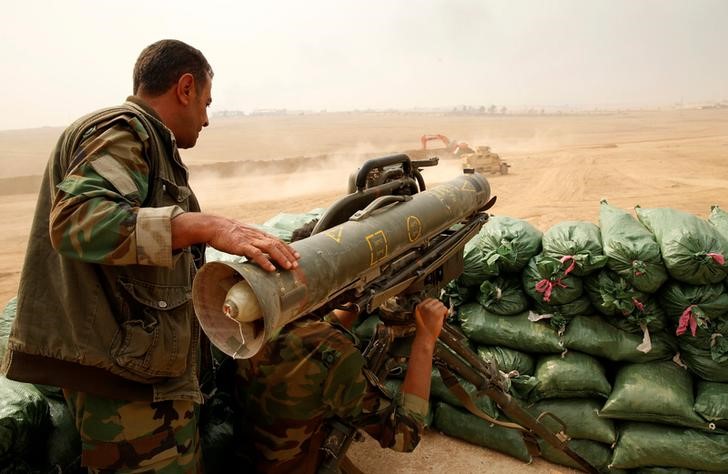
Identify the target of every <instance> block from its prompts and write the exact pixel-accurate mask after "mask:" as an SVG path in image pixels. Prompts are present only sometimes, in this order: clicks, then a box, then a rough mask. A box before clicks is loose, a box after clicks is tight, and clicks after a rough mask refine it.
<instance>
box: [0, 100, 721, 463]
mask: <svg viewBox="0 0 728 474" xmlns="http://www.w3.org/2000/svg"><path fill="white" fill-rule="evenodd" d="M61 131H62V129H61V128H43V129H29V130H12V131H0V179H2V182H5V183H8V182H10V181H12V179H13V178H19V177H27V176H38V175H41V174H42V173H43V169H44V167H45V164H46V161H47V158H48V156H49V153H50V151H51V149H52V147H53V145H54V143H55V141H56V139H57V137H58V135H59V134H60V133H61ZM437 133H439V134H444V135H446V136H448V137H450V138H451V139H454V140H458V141H465V142H467V143H468V144H470V145H471V146H479V145H488V146H490V147H491V149H492V151H493V152H495V153H498V154H499V155H500V156H501V158H502V159H504V160H505V161H507V162H508V163H509V164H510V165H511V168H510V170H509V174H507V175H503V176H500V175H498V176H487V178H488V180H489V182H490V185H491V193H492V195H495V196H497V202H496V205H495V206H494V207H493V208H492V209H491V213H492V214H494V215H504V216H510V217H514V218H520V219H525V220H527V221H529V222H530V223H532V224H533V225H535V226H536V227H538V228H539V229H541V230H542V231H545V230H547V229H548V228H549V227H550V226H552V225H554V224H556V223H558V222H561V221H565V220H586V221H590V222H594V223H598V221H599V202H600V200H601V199H607V200H608V201H609V203H610V204H613V205H615V206H618V207H621V208H623V209H627V210H632V209H633V208H634V207H635V206H636V205H640V206H642V207H672V208H675V209H680V210H683V211H686V212H690V213H693V214H696V215H698V216H701V217H707V215H708V213H709V212H710V207H711V206H712V205H719V206H721V207H723V208H725V209H728V194H727V192H726V190H728V165H727V164H726V158H727V157H728V109H676V110H654V111H623V112H618V113H617V112H614V113H600V114H578V115H577V114H574V115H566V114H565V115H533V116H530V115H522V116H514V115H513V116H512V115H496V116H458V115H447V114H443V115H437V114H416V113H331V114H318V115H298V116H252V117H236V118H217V119H213V121H212V123H211V125H210V127H208V128H207V129H205V130H203V131H202V133H201V135H200V138H199V141H198V145H197V147H195V148H194V149H191V150H182V157H183V159H184V160H185V162H186V163H187V164H188V165H190V166H191V167H192V168H193V171H194V172H193V174H192V178H191V180H192V186H193V189H194V190H195V192H196V193H197V195H198V198H199V200H200V203H201V205H202V208H203V210H204V211H206V212H211V213H216V214H220V215H224V216H227V217H231V218H236V219H239V220H240V221H242V222H246V223H258V224H260V223H263V222H264V221H265V220H267V219H269V218H271V217H273V216H275V215H276V214H278V213H280V212H292V213H298V212H305V211H308V210H311V209H313V208H319V207H326V206H328V205H329V204H331V203H333V202H334V201H335V200H336V199H337V198H338V197H340V196H342V195H344V194H345V193H346V186H347V180H348V176H349V175H350V173H352V172H353V171H355V170H356V168H357V167H358V166H359V165H360V164H361V163H362V162H363V159H364V158H363V157H364V156H371V155H375V154H381V155H386V154H391V153H396V152H403V151H405V150H412V149H417V148H419V146H420V142H419V137H420V136H421V135H423V134H437ZM431 146H433V147H437V146H439V145H437V144H433V143H431ZM318 156H326V159H325V160H324V159H322V160H321V166H320V167H317V166H310V163H311V162H313V163H315V162H316V160H315V159H314V160H313V161H312V160H310V159H309V160H306V162H307V163H308V164H309V165H308V166H306V167H300V168H297V166H296V162H297V160H296V159H297V158H301V159H302V161H303V158H307V157H308V158H310V157H318ZM282 159H286V161H285V163H286V166H285V167H282V169H279V170H278V171H276V172H275V173H261V172H259V170H255V169H253V165H251V167H250V168H249V169H246V166H245V163H243V164H242V165H240V166H238V167H237V168H236V170H237V172H235V173H233V174H227V175H224V176H220V175H219V174H218V173H214V172H212V171H210V172H207V171H206V167H208V166H209V167H210V169H212V165H213V164H215V163H220V162H233V161H234V162H246V161H249V162H253V161H266V160H282ZM461 172H462V171H461V169H460V165H459V163H458V162H456V161H445V160H442V161H441V163H440V165H439V166H437V167H436V168H425V169H424V171H423V176H424V178H425V181H426V182H427V183H428V184H429V185H432V184H436V183H438V182H442V181H446V180H449V179H451V178H453V177H454V176H456V175H457V174H459V173H461ZM36 197H37V189H36V188H32V189H31V188H30V187H28V189H21V190H20V191H14V192H13V193H10V194H0V216H2V218H1V219H0V229H1V230H2V232H0V242H1V244H2V245H0V303H1V304H3V305H4V304H5V303H6V302H7V301H8V300H9V299H10V298H11V297H13V296H14V295H15V294H16V293H17V289H18V281H19V277H20V271H21V267H22V264H23V257H24V253H25V249H26V245H27V240H28V232H29V229H30V225H31V221H32V217H33V209H34V206H35V201H36ZM453 450H458V453H463V455H462V456H458V457H455V456H452V454H443V453H452V451H453ZM483 453H486V454H483ZM351 457H352V460H353V461H354V462H355V464H357V465H358V466H359V467H360V468H362V469H364V470H365V472H382V470H383V469H384V468H385V466H386V469H387V470H389V471H391V472H444V471H445V469H447V470H448V471H450V472H475V471H476V470H482V469H484V468H487V469H488V470H489V472H504V473H505V472H573V471H571V470H569V469H566V468H561V467H556V466H554V465H552V464H549V463H546V462H545V461H542V460H537V461H535V462H534V463H533V464H530V465H526V464H522V463H520V462H519V461H516V460H513V459H511V458H508V457H506V456H501V455H499V454H497V453H495V452H491V451H488V450H485V449H482V448H477V447H474V446H471V445H468V444H466V443H462V442H459V441H457V440H452V439H450V438H446V437H444V436H442V435H439V434H436V433H428V434H427V436H425V438H424V440H423V444H422V445H421V446H420V447H419V448H418V450H417V451H415V453H414V455H406V454H400V453H394V452H391V451H389V450H380V449H378V448H376V443H374V442H372V441H371V440H367V441H366V442H365V443H364V444H363V445H360V444H357V445H355V446H354V448H353V449H352V452H351Z"/></svg>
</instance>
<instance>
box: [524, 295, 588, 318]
mask: <svg viewBox="0 0 728 474" xmlns="http://www.w3.org/2000/svg"><path fill="white" fill-rule="evenodd" d="M533 310H534V312H536V313H538V314H553V315H556V316H561V317H563V318H565V319H567V320H571V319H572V318H573V317H574V316H579V315H585V314H592V313H594V308H593V306H592V304H591V301H590V300H589V297H587V295H581V296H580V297H578V298H577V299H575V300H574V301H572V302H570V303H566V304H549V303H544V302H543V301H535V302H534V303H533Z"/></svg>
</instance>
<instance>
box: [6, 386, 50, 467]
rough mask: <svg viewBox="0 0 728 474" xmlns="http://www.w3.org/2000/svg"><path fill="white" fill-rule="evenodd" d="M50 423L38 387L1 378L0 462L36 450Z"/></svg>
mask: <svg viewBox="0 0 728 474" xmlns="http://www.w3.org/2000/svg"><path fill="white" fill-rule="evenodd" d="M49 424H50V414H49V408H48V401H47V400H46V398H45V397H44V396H43V394H41V393H40V392H39V391H38V389H37V388H35V387H34V386H33V385H31V384H26V383H20V382H15V381H14V380H8V379H6V378H5V377H0V465H1V464H2V463H4V462H7V461H8V460H10V459H13V458H18V457H24V456H26V455H28V454H30V453H31V452H34V453H37V451H34V448H35V449H37V447H38V446H42V445H43V442H42V440H43V439H44V438H45V436H46V434H47V428H48V426H49Z"/></svg>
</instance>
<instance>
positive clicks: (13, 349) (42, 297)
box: [2, 40, 297, 473]
mask: <svg viewBox="0 0 728 474" xmlns="http://www.w3.org/2000/svg"><path fill="white" fill-rule="evenodd" d="M212 76H213V73H212V69H211V68H210V65H209V64H208V62H207V60H206V59H205V57H204V56H203V55H202V53H201V52H200V51H198V50H197V49H195V48H192V47H190V46H189V45H187V44H185V43H183V42H181V41H176V40H162V41H159V42H156V43H154V44H152V45H150V46H148V47H147V48H145V49H144V50H143V51H142V53H141V55H140V56H139V58H138V60H137V62H136V65H135V67H134V84H133V93H134V95H133V96H131V97H129V98H128V99H127V101H126V102H125V103H124V104H122V105H121V106H117V107H111V108H108V109H103V110H100V111H97V112H94V113H92V114H90V115H88V116H86V117H83V118H81V119H79V120H78V121H77V122H75V123H74V124H72V125H71V126H70V127H69V128H67V129H66V130H65V131H64V133H63V134H62V135H61V137H60V139H59V141H58V144H57V145H56V148H55V150H54V152H53V154H52V155H51V159H50V160H49V164H48V167H47V169H46V173H45V176H44V180H43V184H42V187H41V190H40V193H39V197H38V203H37V207H36V212H35V217H34V221H33V226H32V229H31V234H30V239H29V243H28V249H27V253H26V260H25V264H24V266H23V271H22V275H21V281H20V288H19V292H18V305H17V316H16V319H15V322H14V325H13V328H12V330H11V334H10V338H9V341H8V350H7V353H6V356H5V359H4V360H3V364H2V372H3V373H5V374H6V375H7V377H8V378H11V379H14V380H19V381H23V382H31V383H41V384H49V385H55V386H59V387H62V388H63V389H64V390H63V391H64V395H65V397H66V401H67V403H68V405H69V407H70V409H71V412H72V414H73V415H74V417H75V422H76V426H77V427H78V429H79V432H80V434H81V440H82V443H83V452H82V464H83V465H84V466H87V467H88V469H89V470H90V471H91V472H99V471H102V470H103V472H111V471H123V472H175V473H177V472H198V471H199V455H198V443H197V438H198V436H197V429H196V414H195V413H196V406H197V404H199V403H201V402H202V394H201V391H200V386H199V381H198V378H199V366H200V358H201V352H200V347H201V339H202V336H201V331H200V329H199V326H198V324H197V321H196V318H195V316H194V312H193V307H192V302H191V284H192V279H193V277H194V275H195V272H196V267H197V266H198V265H200V264H201V263H202V260H203V252H204V245H205V244H209V245H212V246H213V247H215V248H218V249H220V250H222V251H224V252H228V253H232V254H237V255H245V256H247V257H248V258H250V259H252V260H254V261H255V262H257V263H258V264H260V265H261V266H262V267H263V268H265V269H267V270H271V271H272V270H274V268H275V267H274V266H273V263H272V262H271V260H272V261H274V262H276V263H278V264H279V265H280V266H281V267H282V268H292V267H295V266H297V262H296V259H297V255H296V254H295V252H294V251H293V250H292V249H291V248H290V247H288V246H287V245H285V244H283V243H282V242H280V241H278V240H277V239H274V238H272V237H270V236H268V235H266V234H263V233H261V232H258V231H256V230H255V229H253V228H251V227H248V226H246V225H243V224H241V223H239V222H236V221H233V220H230V219H226V218H223V217H218V216H213V215H209V214H203V213H201V212H199V211H200V208H199V205H198V203H197V199H196V198H195V196H194V194H193V193H192V191H191V190H190V188H189V182H188V172H187V168H186V167H185V165H184V164H183V163H182V160H181V158H180V155H179V152H178V148H190V147H192V146H194V145H195V143H196V141H197V137H198V135H199V133H200V131H201V130H202V128H203V127H206V126H207V125H208V117H207V107H208V106H209V105H210V102H211V100H212V97H211V87H212Z"/></svg>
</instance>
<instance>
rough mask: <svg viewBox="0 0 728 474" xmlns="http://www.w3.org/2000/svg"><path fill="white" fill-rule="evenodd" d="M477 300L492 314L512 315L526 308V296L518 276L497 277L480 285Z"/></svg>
mask: <svg viewBox="0 0 728 474" xmlns="http://www.w3.org/2000/svg"><path fill="white" fill-rule="evenodd" d="M478 302H479V303H480V304H481V305H483V307H484V308H485V309H487V310H488V311H489V312H491V313H494V314H500V315H502V316H512V315H514V314H519V313H522V312H523V311H525V310H526V309H528V298H526V293H524V292H523V288H522V287H521V280H520V278H518V277H516V276H513V277H508V278H503V277H498V278H494V279H490V280H486V281H484V282H483V283H482V284H481V285H480V292H479V293H478Z"/></svg>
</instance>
